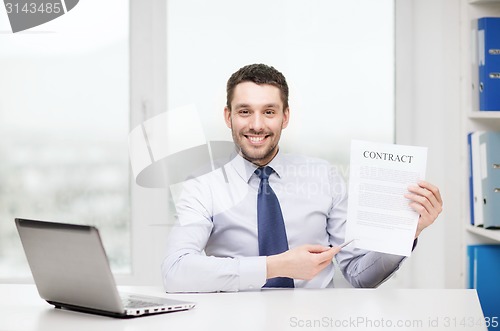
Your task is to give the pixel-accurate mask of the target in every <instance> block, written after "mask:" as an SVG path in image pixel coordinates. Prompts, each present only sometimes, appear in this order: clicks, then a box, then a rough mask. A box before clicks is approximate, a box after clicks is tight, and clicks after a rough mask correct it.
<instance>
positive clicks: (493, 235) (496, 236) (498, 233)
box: [467, 225, 500, 244]
mask: <svg viewBox="0 0 500 331" xmlns="http://www.w3.org/2000/svg"><path fill="white" fill-rule="evenodd" d="M467 231H469V232H470V233H474V234H477V235H479V236H482V237H485V238H489V239H493V240H495V241H498V242H499V244H500V229H499V230H487V229H484V228H478V227H475V226H472V225H468V226H467Z"/></svg>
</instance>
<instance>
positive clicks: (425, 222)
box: [405, 180, 443, 238]
mask: <svg viewBox="0 0 500 331" xmlns="http://www.w3.org/2000/svg"><path fill="white" fill-rule="evenodd" d="M408 191H410V193H407V194H405V198H407V199H410V201H411V202H410V207H411V208H413V210H415V211H416V212H417V213H419V214H420V218H419V219H418V225H417V232H416V233H415V238H417V237H418V236H419V235H420V232H422V230H423V229H425V228H426V227H428V226H429V225H431V224H432V223H434V221H435V220H436V218H437V217H438V215H439V214H440V213H441V211H442V210H443V200H442V199H441V194H440V193H439V188H437V187H436V186H434V185H432V184H431V183H429V182H426V181H424V180H421V181H419V182H418V185H411V186H409V187H408Z"/></svg>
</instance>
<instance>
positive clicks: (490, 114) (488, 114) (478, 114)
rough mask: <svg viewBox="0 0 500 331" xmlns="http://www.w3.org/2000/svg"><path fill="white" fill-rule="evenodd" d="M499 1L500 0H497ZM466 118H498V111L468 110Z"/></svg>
mask: <svg viewBox="0 0 500 331" xmlns="http://www.w3.org/2000/svg"><path fill="white" fill-rule="evenodd" d="M499 3H500V1H499ZM467 117H468V118H489V119H500V111H470V112H468V113H467Z"/></svg>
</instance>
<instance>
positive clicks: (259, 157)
mask: <svg viewBox="0 0 500 331" xmlns="http://www.w3.org/2000/svg"><path fill="white" fill-rule="evenodd" d="M288 117H289V109H288V108H287V109H283V101H281V96H280V90H279V88H277V87H275V86H272V85H267V84H262V85H257V84H255V83H252V82H243V83H240V84H238V85H236V87H235V89H234V93H233V100H232V101H231V110H229V108H228V107H226V108H224V118H225V120H226V124H227V126H228V127H229V128H230V129H231V131H232V134H233V140H234V143H235V144H236V145H237V146H238V147H239V148H240V153H241V155H242V156H243V157H244V158H245V159H247V160H248V161H250V162H252V163H254V164H256V165H259V166H263V165H266V164H267V163H269V162H270V161H271V160H272V159H273V157H274V156H275V155H276V153H277V152H278V142H279V140H280V137H281V130H282V129H284V128H286V126H287V125H288Z"/></svg>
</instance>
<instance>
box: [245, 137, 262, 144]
mask: <svg viewBox="0 0 500 331" xmlns="http://www.w3.org/2000/svg"><path fill="white" fill-rule="evenodd" d="M248 138H249V139H250V141H251V142H253V143H258V142H261V141H262V140H264V137H248Z"/></svg>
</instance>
